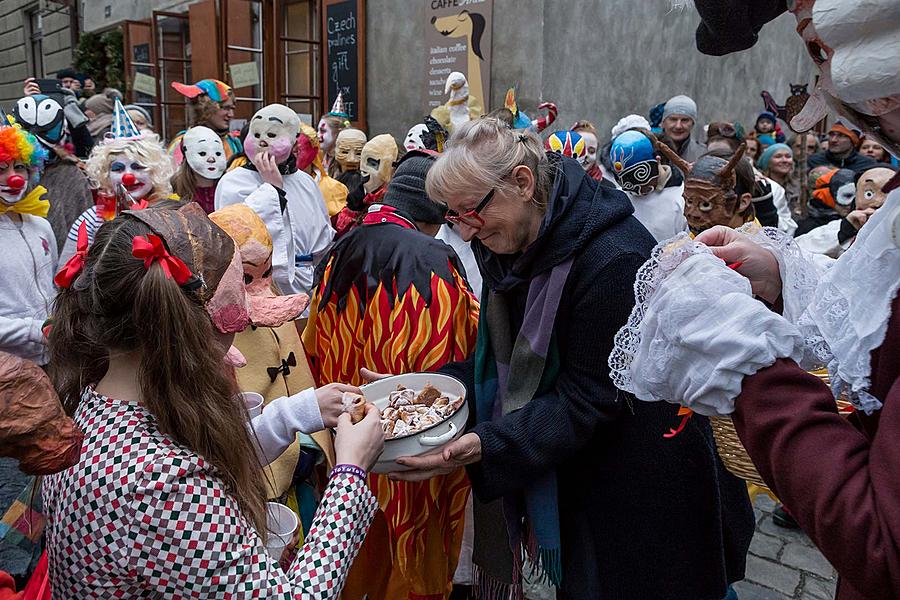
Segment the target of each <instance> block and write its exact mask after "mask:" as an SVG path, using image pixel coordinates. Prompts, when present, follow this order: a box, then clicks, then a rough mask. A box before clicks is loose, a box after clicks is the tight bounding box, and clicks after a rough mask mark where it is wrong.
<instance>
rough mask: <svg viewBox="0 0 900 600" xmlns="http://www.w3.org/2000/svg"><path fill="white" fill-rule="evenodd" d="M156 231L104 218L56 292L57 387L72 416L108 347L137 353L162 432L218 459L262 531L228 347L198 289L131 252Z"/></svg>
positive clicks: (53, 343)
mask: <svg viewBox="0 0 900 600" xmlns="http://www.w3.org/2000/svg"><path fill="white" fill-rule="evenodd" d="M150 233H152V231H151V230H150V228H149V227H148V226H147V225H145V224H144V223H142V222H141V221H138V220H137V219H134V218H132V217H129V216H128V215H123V216H120V217H118V218H116V219H115V220H114V221H112V222H110V223H107V224H105V225H103V226H102V227H101V228H100V230H99V231H98V232H97V236H96V239H95V241H94V245H93V246H92V247H91V249H90V251H89V253H88V258H87V261H86V263H85V267H84V270H83V271H82V272H81V273H80V274H79V275H78V277H77V278H76V279H75V281H74V282H73V284H72V285H71V286H70V287H69V288H68V289H63V290H61V291H60V293H59V295H58V296H57V298H56V304H55V309H54V323H55V324H54V326H53V328H52V330H51V333H50V339H49V347H50V356H51V361H50V364H51V365H52V369H51V374H52V376H53V379H54V383H55V384H56V386H57V391H58V392H59V395H60V398H61V399H62V401H63V404H64V406H65V407H66V409H67V411H68V412H69V413H70V414H71V413H73V412H74V411H75V409H76V408H77V406H78V403H79V401H80V399H81V393H82V391H83V389H84V387H85V386H87V385H92V384H96V383H97V382H98V381H99V380H100V379H101V378H102V377H103V375H104V374H105V373H106V369H107V367H108V364H109V361H108V353H109V351H138V352H140V353H141V357H142V360H141V367H140V371H139V373H138V381H139V383H140V387H141V402H142V403H143V405H144V406H145V407H146V408H147V409H148V410H149V411H150V412H151V413H153V415H154V416H155V417H156V419H157V421H158V424H159V430H160V431H161V432H163V433H165V434H167V435H169V436H171V437H172V439H174V440H175V441H177V442H178V443H180V444H182V445H184V446H185V447H187V448H189V449H190V450H192V451H194V452H196V453H197V454H199V455H200V456H202V457H203V458H204V459H205V460H206V461H208V462H209V463H210V464H211V465H212V466H213V467H214V469H215V472H216V475H217V476H218V477H220V478H221V479H222V480H223V481H224V482H225V484H226V486H227V488H228V489H229V491H230V493H231V494H232V495H233V496H234V497H235V498H236V499H237V501H238V504H239V505H240V506H241V509H242V511H243V512H244V514H245V515H246V516H247V517H248V519H249V521H250V522H251V523H253V524H254V525H255V526H256V530H257V532H258V533H259V534H260V535H261V536H262V537H263V538H265V535H266V527H265V522H266V521H265V488H264V486H263V482H262V468H261V466H260V465H259V462H258V460H257V459H256V452H255V448H254V445H253V444H252V442H251V439H250V434H249V433H248V430H247V428H246V426H245V423H246V418H247V414H246V409H245V408H244V407H243V405H242V404H241V403H239V402H235V400H234V396H235V394H236V393H237V389H236V386H235V384H234V382H233V380H232V378H231V377H230V376H229V375H228V374H227V373H226V371H225V368H224V365H223V362H222V355H223V354H224V349H222V351H220V352H216V351H214V350H211V349H210V344H213V343H216V341H215V340H216V333H215V330H214V328H213V325H212V321H211V320H210V318H209V316H208V315H207V313H206V310H205V309H204V307H203V306H202V304H201V303H200V300H199V297H198V296H197V293H196V292H191V291H186V290H184V289H183V288H181V287H180V286H179V285H178V284H177V283H176V282H175V281H174V280H172V279H169V278H167V277H166V275H165V274H164V272H163V271H162V268H161V267H160V266H159V264H158V263H157V264H153V265H151V267H150V268H149V269H145V268H144V264H143V262H142V261H141V260H138V259H136V258H134V257H133V256H132V254H131V252H132V240H133V239H134V237H135V236H138V235H144V236H146V235H147V234H150Z"/></svg>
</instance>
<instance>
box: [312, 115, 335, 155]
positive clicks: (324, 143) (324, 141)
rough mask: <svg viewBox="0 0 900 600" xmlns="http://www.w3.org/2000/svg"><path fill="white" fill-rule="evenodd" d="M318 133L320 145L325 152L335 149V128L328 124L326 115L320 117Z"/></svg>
mask: <svg viewBox="0 0 900 600" xmlns="http://www.w3.org/2000/svg"><path fill="white" fill-rule="evenodd" d="M316 134H317V135H318V137H319V147H320V148H322V152H324V153H325V154H328V153H330V152H331V151H332V150H333V149H334V141H335V137H334V128H333V127H332V126H331V125H329V124H328V121H326V120H325V117H322V118H321V119H319V126H318V127H317V128H316Z"/></svg>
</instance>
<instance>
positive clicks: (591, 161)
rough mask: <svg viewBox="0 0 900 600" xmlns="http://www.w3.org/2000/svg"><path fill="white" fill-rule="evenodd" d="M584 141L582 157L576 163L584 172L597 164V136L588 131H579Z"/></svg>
mask: <svg viewBox="0 0 900 600" xmlns="http://www.w3.org/2000/svg"><path fill="white" fill-rule="evenodd" d="M578 133H580V134H581V139H583V140H584V156H583V157H582V158H581V159H580V160H579V161H578V162H580V163H581V166H582V167H584V170H585V171H589V170H590V168H591V167H593V166H594V165H595V164H597V136H596V135H594V134H593V133H591V132H590V131H579V132H578Z"/></svg>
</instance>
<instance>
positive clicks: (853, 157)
mask: <svg viewBox="0 0 900 600" xmlns="http://www.w3.org/2000/svg"><path fill="white" fill-rule="evenodd" d="M806 164H807V165H808V166H809V168H810V169H812V168H814V167H822V166H830V167H835V168H838V169H850V170H851V171H854V172H856V173H861V172H863V171H865V170H866V169H871V168H872V167H874V166H876V165H878V161H876V160H875V159H873V158H869V157H868V156H865V155H863V154H860V153H859V152H857V151H856V150H854V151H853V152H851V153H850V156H848V157H847V158H837V157H836V156H834V155H833V154H832V153H831V152H829V151H828V150H826V151H825V152H816V153H815V154H813V155H812V156H810V157H809V158H808V159H806Z"/></svg>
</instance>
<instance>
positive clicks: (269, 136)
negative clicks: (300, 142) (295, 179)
mask: <svg viewBox="0 0 900 600" xmlns="http://www.w3.org/2000/svg"><path fill="white" fill-rule="evenodd" d="M299 133H300V118H299V117H298V116H297V113H295V112H294V111H293V110H291V109H290V108H288V107H287V106H284V105H283V104H269V105H268V106H264V107H262V108H261V109H260V110H259V111H257V113H256V114H255V115H253V118H252V119H250V129H249V131H248V133H247V138H246V139H245V140H244V151H245V152H246V154H247V157H248V158H250V160H254V159H255V158H256V155H257V154H259V153H261V152H268V153H269V155H271V156H272V157H273V158H274V159H275V162H276V163H278V164H279V165H280V164H283V163H284V162H285V161H286V160H287V159H288V157H289V156H290V155H291V152H292V151H293V149H294V144H296V143H297V135H298V134H299Z"/></svg>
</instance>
